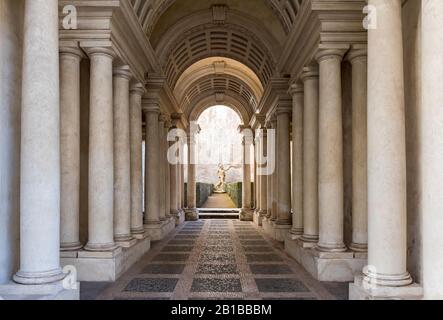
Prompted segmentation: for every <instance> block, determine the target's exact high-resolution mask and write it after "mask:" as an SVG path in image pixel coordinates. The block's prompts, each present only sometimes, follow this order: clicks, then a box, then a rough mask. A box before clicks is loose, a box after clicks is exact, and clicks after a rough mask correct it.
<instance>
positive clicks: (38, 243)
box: [14, 0, 64, 284]
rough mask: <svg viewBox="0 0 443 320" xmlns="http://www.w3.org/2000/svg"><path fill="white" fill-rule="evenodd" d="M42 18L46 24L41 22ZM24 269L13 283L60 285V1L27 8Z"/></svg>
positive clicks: (40, 0)
mask: <svg viewBox="0 0 443 320" xmlns="http://www.w3.org/2000/svg"><path fill="white" fill-rule="evenodd" d="M42 17H44V19H42ZM23 43H24V47H23V68H22V81H23V83H22V116H21V176H20V195H21V196H20V270H19V271H18V272H17V273H16V274H15V276H14V281H15V282H17V283H20V284H44V283H50V282H54V281H57V280H61V279H62V278H63V277H64V274H63V272H62V270H61V268H60V107H59V106H60V100H59V96H60V94H59V48H58V1H56V0H32V1H26V3H25V18H24V39H23Z"/></svg>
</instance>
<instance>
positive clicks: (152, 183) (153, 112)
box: [143, 101, 161, 225]
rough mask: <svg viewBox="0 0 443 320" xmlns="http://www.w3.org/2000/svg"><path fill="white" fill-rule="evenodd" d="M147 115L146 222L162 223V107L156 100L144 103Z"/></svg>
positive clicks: (149, 223)
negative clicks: (160, 156) (160, 158)
mask: <svg viewBox="0 0 443 320" xmlns="http://www.w3.org/2000/svg"><path fill="white" fill-rule="evenodd" d="M143 111H144V112H145V117H146V148H145V150H146V151H145V152H146V155H145V161H146V164H145V224H147V225H155V224H159V223H160V188H159V185H160V183H161V181H160V172H159V141H160V139H159V130H158V124H159V122H158V118H159V114H160V108H159V106H158V104H157V103H156V102H149V101H148V102H147V103H146V104H144V105H143Z"/></svg>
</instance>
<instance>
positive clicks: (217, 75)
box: [131, 0, 304, 114]
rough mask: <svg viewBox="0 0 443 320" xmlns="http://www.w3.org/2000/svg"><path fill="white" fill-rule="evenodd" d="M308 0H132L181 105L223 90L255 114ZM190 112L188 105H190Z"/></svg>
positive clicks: (186, 106)
mask: <svg viewBox="0 0 443 320" xmlns="http://www.w3.org/2000/svg"><path fill="white" fill-rule="evenodd" d="M303 1H304V0H131V4H132V6H133V8H134V11H135V13H136V14H137V16H138V18H139V22H140V25H141V26H142V28H143V30H144V32H145V33H146V35H147V37H148V38H149V40H150V43H151V45H152V47H153V49H154V50H155V52H156V55H157V58H158V60H159V63H160V65H161V67H162V70H163V73H164V76H165V77H166V80H167V83H168V85H169V86H170V88H171V89H172V90H173V91H174V95H175V97H176V98H177V101H178V102H179V103H180V105H181V107H182V108H183V110H184V111H185V113H186V110H185V109H186V108H193V107H194V105H196V104H197V103H198V102H199V99H202V98H203V97H207V96H208V95H210V94H213V95H215V94H218V95H219V96H222V95H221V94H225V95H226V96H230V97H231V98H233V99H235V100H238V103H239V104H242V105H244V107H245V108H246V109H247V110H248V112H247V113H248V114H253V113H254V112H255V110H256V108H257V106H258V103H259V102H260V99H261V97H262V95H263V88H264V87H266V85H267V84H268V82H269V80H270V79H271V78H272V77H274V76H278V74H276V73H277V72H276V64H277V62H278V59H279V56H280V53H281V50H282V48H283V46H284V44H285V40H286V38H287V35H288V33H289V31H290V30H291V27H292V26H293V24H294V23H295V21H296V18H297V14H298V12H299V9H300V6H301V4H302V2H303ZM188 112H189V110H188Z"/></svg>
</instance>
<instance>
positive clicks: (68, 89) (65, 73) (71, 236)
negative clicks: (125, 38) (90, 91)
mask: <svg viewBox="0 0 443 320" xmlns="http://www.w3.org/2000/svg"><path fill="white" fill-rule="evenodd" d="M82 58H83V52H82V51H81V50H80V49H79V48H72V47H61V48H60V148H61V149H60V156H61V194H60V201H61V202H60V237H61V238H60V248H61V250H62V251H75V250H78V249H80V248H81V247H82V244H81V243H80V62H81V60H82Z"/></svg>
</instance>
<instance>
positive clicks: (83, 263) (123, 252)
mask: <svg viewBox="0 0 443 320" xmlns="http://www.w3.org/2000/svg"><path fill="white" fill-rule="evenodd" d="M150 248H151V239H149V238H145V239H143V240H138V241H137V243H136V244H135V245H133V246H131V247H130V248H120V247H118V248H117V249H115V250H113V251H104V252H97V251H94V252H91V251H84V250H82V251H79V252H78V253H77V255H75V256H72V255H66V254H64V253H63V252H62V253H61V258H60V263H61V264H62V266H74V267H75V268H76V269H77V277H78V280H79V281H87V282H89V281H91V282H92V281H93V282H114V281H116V280H117V279H118V278H119V277H120V276H121V275H122V274H123V273H124V272H125V271H127V270H128V269H129V268H130V267H131V266H132V265H133V264H135V263H136V262H138V261H139V260H140V259H141V258H142V257H143V256H144V255H145V254H146V253H147V252H148V251H149V250H150Z"/></svg>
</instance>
